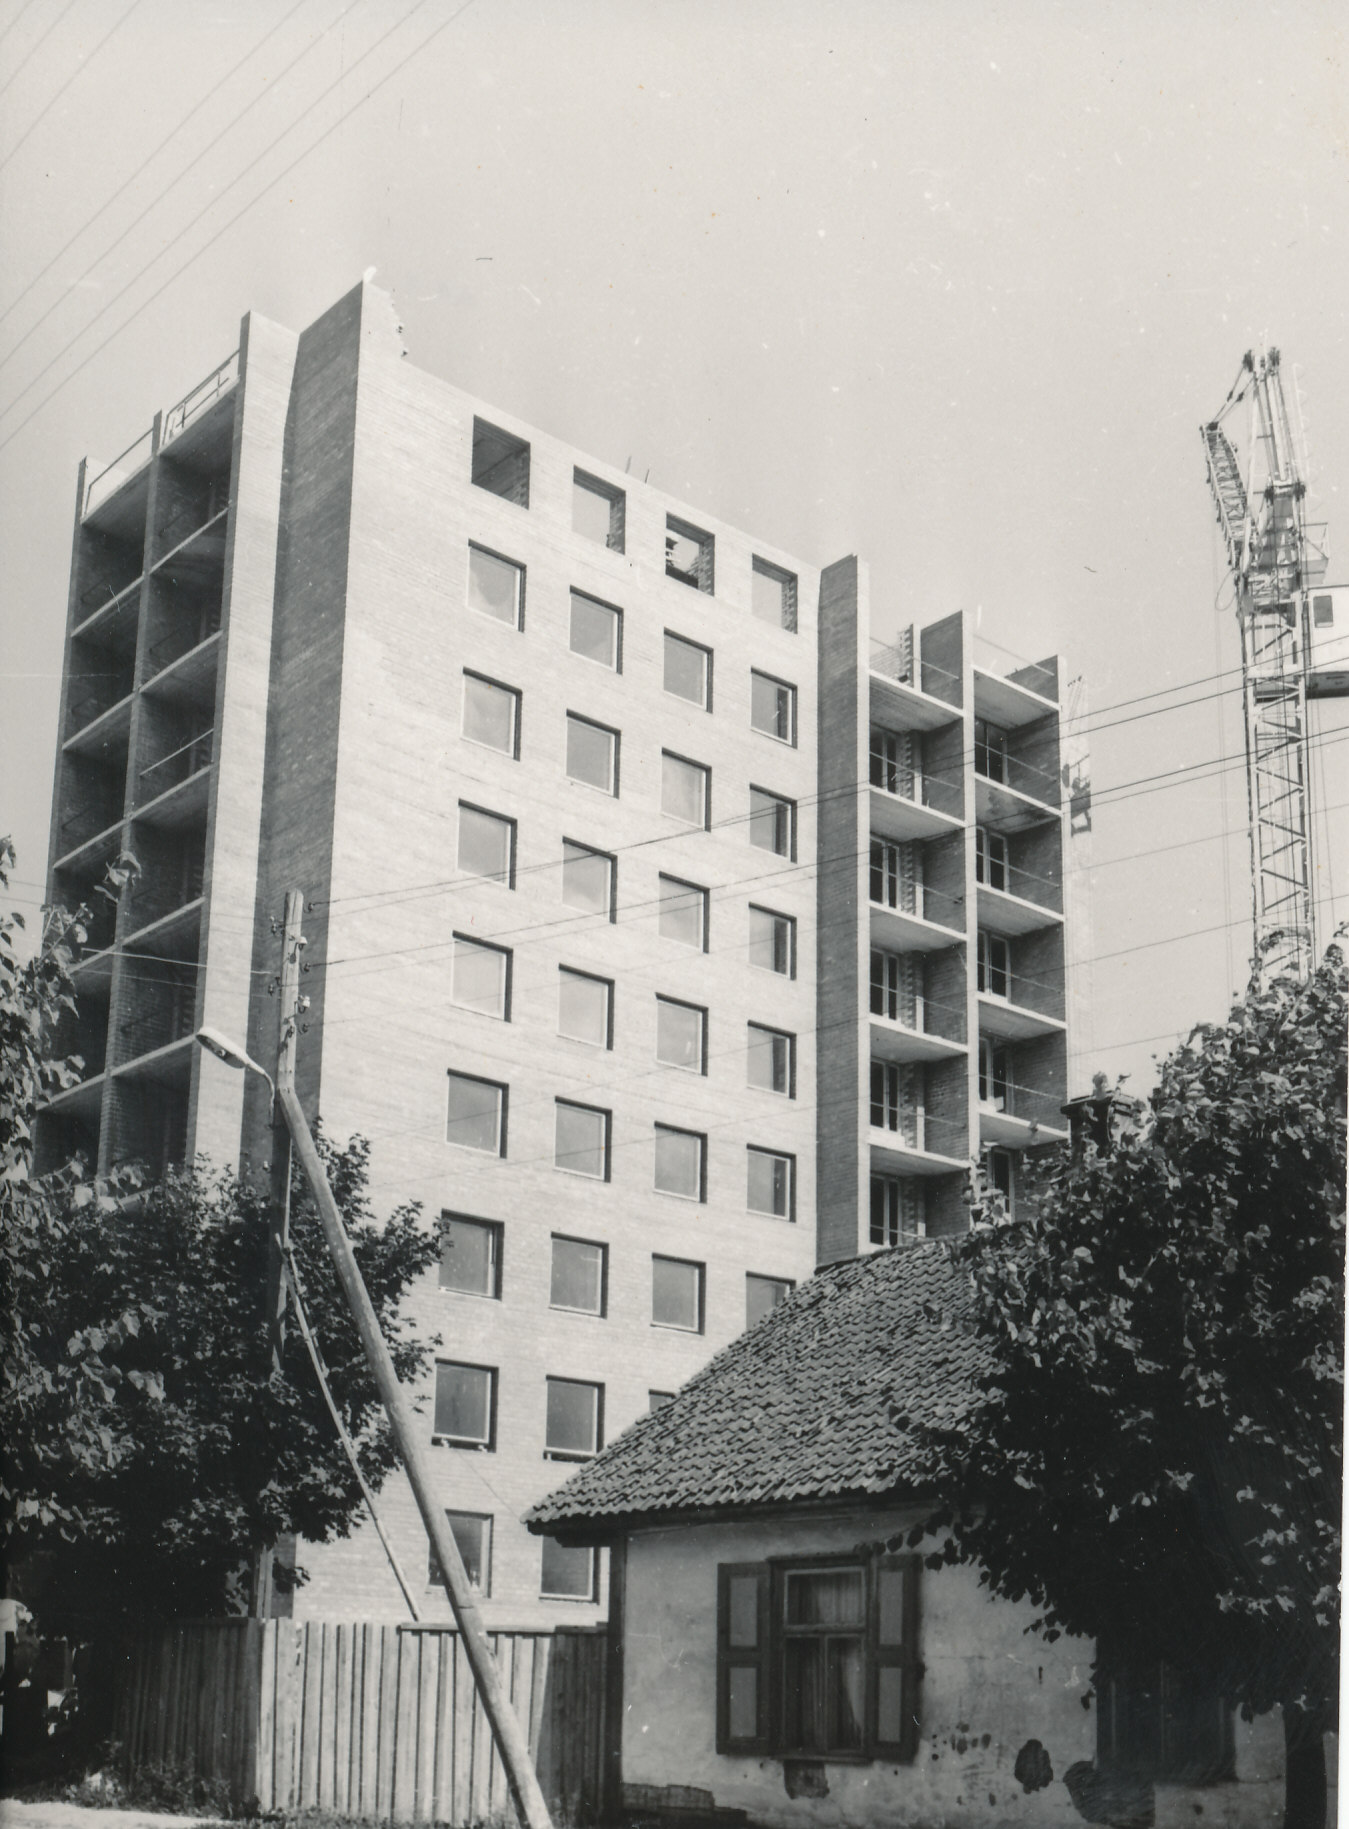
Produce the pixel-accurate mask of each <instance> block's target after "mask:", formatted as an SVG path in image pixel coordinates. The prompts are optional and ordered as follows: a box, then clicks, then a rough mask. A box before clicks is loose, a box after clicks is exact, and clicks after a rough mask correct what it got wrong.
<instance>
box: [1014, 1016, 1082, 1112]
mask: <svg viewBox="0 0 1349 1829" xmlns="http://www.w3.org/2000/svg"><path fill="white" fill-rule="evenodd" d="M1067 1062H1068V1043H1067V1038H1066V1037H1065V1036H1062V1035H1041V1036H1037V1037H1036V1039H1035V1040H1034V1041H1025V1042H1017V1043H1015V1044H1014V1045H1013V1047H1012V1050H1011V1060H1010V1078H1011V1080H1012V1082H1013V1085H1012V1098H1011V1105H1012V1110H1013V1111H1014V1112H1015V1114H1016V1115H1017V1117H1019V1118H1033V1119H1034V1120H1035V1122H1036V1123H1037V1124H1048V1125H1049V1126H1050V1127H1051V1128H1052V1129H1056V1130H1062V1129H1064V1128H1066V1125H1067V1119H1066V1118H1065V1117H1064V1116H1063V1113H1062V1112H1061V1111H1060V1110H1059V1107H1060V1106H1061V1105H1062V1104H1063V1101H1064V1100H1065V1099H1066V1098H1067V1096H1068V1065H1067Z"/></svg>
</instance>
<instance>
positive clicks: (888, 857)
mask: <svg viewBox="0 0 1349 1829" xmlns="http://www.w3.org/2000/svg"><path fill="white" fill-rule="evenodd" d="M921 886H922V871H921V863H920V857H919V851H918V847H917V846H916V845H912V844H895V843H894V842H893V841H892V840H891V839H888V838H876V837H873V838H872V840H871V860H870V893H871V899H872V901H873V902H879V903H880V905H881V906H882V907H883V908H899V909H903V910H904V912H905V913H906V914H915V913H917V912H918V904H919V901H920V899H921V898H920V891H921Z"/></svg>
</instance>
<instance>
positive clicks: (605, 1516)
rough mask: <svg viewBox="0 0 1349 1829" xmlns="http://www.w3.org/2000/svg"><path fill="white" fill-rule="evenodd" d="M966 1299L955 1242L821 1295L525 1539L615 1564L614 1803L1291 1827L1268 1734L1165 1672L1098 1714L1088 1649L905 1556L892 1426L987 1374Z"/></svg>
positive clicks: (566, 1494)
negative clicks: (545, 1539) (546, 1539)
mask: <svg viewBox="0 0 1349 1829" xmlns="http://www.w3.org/2000/svg"><path fill="white" fill-rule="evenodd" d="M967 1301H968V1295H967V1284H966V1282H965V1281H964V1278H963V1274H962V1273H961V1272H959V1271H958V1270H957V1269H956V1268H955V1267H954V1266H953V1264H952V1260H951V1256H950V1252H949V1250H948V1248H947V1247H946V1246H944V1245H942V1244H939V1243H927V1244H917V1245H912V1246H907V1247H899V1248H897V1249H893V1250H889V1251H881V1252H878V1253H876V1254H875V1255H874V1256H870V1257H865V1258H858V1259H855V1260H852V1261H850V1262H848V1263H844V1264H841V1265H837V1266H834V1267H831V1268H827V1269H824V1270H821V1271H820V1272H818V1273H817V1274H816V1275H815V1276H814V1277H813V1278H812V1279H811V1280H810V1281H809V1282H808V1283H806V1284H804V1285H803V1286H802V1287H801V1288H799V1289H797V1290H796V1291H795V1292H794V1293H793V1294H792V1295H791V1296H789V1297H788V1299H787V1300H786V1301H785V1302H783V1303H782V1304H781V1305H780V1306H779V1307H778V1308H776V1309H775V1310H774V1311H773V1312H772V1313H771V1314H770V1315H768V1316H767V1317H766V1318H765V1319H764V1320H763V1321H761V1322H760V1323H759V1324H758V1325H757V1326H756V1327H754V1328H752V1329H750V1331H749V1332H748V1333H746V1334H744V1335H742V1336H741V1337H740V1339H738V1340H736V1341H735V1342H734V1343H733V1344H732V1345H731V1346H729V1347H728V1348H726V1349H725V1351H723V1352H722V1353H720V1354H719V1355H718V1356H717V1357H716V1358H715V1359H714V1360H712V1361H711V1362H710V1363H709V1364H708V1365H707V1366H706V1367H705V1368H704V1369H703V1370H702V1371H700V1372H699V1373H697V1374H696V1375H695V1376H694V1377H693V1378H692V1379H691V1380H690V1381H689V1383H688V1384H687V1385H685V1387H684V1388H683V1390H682V1391H681V1392H680V1393H679V1394H678V1395H677V1396H676V1397H675V1398H674V1400H673V1401H672V1402H669V1403H667V1404H666V1405H665V1406H664V1407H662V1408H660V1409H658V1410H655V1411H653V1413H652V1414H651V1415H649V1416H647V1417H644V1418H643V1419H641V1420H640V1421H639V1422H638V1423H637V1424H636V1425H635V1426H634V1427H633V1428H631V1429H629V1430H628V1431H627V1433H626V1434H624V1435H623V1436H621V1437H620V1438H619V1439H618V1440H617V1441H615V1442H614V1443H613V1444H612V1446H611V1447H609V1448H608V1449H607V1450H606V1451H605V1452H604V1453H602V1454H600V1455H599V1456H597V1457H596V1458H595V1460H593V1461H592V1462H590V1463H588V1464H587V1465H586V1466H584V1467H583V1468H581V1469H580V1470H579V1471H578V1472H577V1473H576V1474H575V1475H574V1476H573V1477H572V1478H571V1479H570V1480H569V1481H568V1482H567V1484H566V1485H564V1486H563V1487H561V1488H560V1489H559V1490H558V1491H557V1492H555V1493H553V1494H552V1495H551V1496H550V1497H549V1498H547V1499H545V1500H543V1501H542V1502H541V1503H540V1504H538V1505H536V1506H535V1507H534V1509H533V1510H532V1512H531V1513H530V1514H529V1518H528V1522H529V1525H530V1528H531V1529H533V1530H535V1531H538V1532H544V1531H547V1532H549V1533H553V1534H555V1535H556V1536H558V1537H559V1538H561V1540H562V1541H563V1542H564V1543H573V1544H578V1545H579V1544H586V1545H607V1546H608V1548H609V1551H610V1556H611V1589H610V1592H611V1619H610V1632H611V1674H610V1684H611V1688H610V1695H611V1700H612V1702H613V1704H614V1708H613V1710H612V1713H613V1714H614V1716H615V1719H616V1722H617V1724H618V1727H617V1731H615V1732H614V1734H613V1737H612V1745H611V1759H612V1761H613V1768H614V1769H613V1771H612V1775H611V1776H612V1780H613V1793H612V1795H613V1801H614V1803H615V1804H616V1805H621V1806H622V1807H624V1808H626V1809H627V1810H629V1811H633V1810H636V1811H639V1812H642V1813H653V1814H655V1813H662V1812H668V1813H672V1814H673V1815H675V1816H676V1817H683V1818H684V1819H685V1820H689V1819H690V1818H692V1817H704V1818H706V1817H712V1818H714V1819H715V1818H717V1817H721V1816H722V1815H723V1813H736V1814H735V1815H734V1816H731V1815H727V1816H726V1819H725V1820H727V1821H734V1820H741V1821H744V1820H748V1821H750V1822H754V1823H763V1824H773V1825H782V1826H783V1829H786V1826H787V1825H806V1824H812V1825H813V1824H847V1825H849V1829H868V1826H869V1825H876V1829H880V1825H885V1826H886V1829H893V1826H894V1825H903V1824H912V1825H914V1826H915V1829H917V1826H918V1825H922V1826H923V1829H938V1825H951V1826H953V1829H954V1826H956V1825H967V1824H968V1825H975V1824H978V1825H983V1826H987V1825H992V1824H1002V1823H1007V1824H1013V1823H1030V1822H1034V1823H1035V1824H1037V1825H1047V1824H1063V1825H1065V1826H1070V1825H1071V1826H1072V1829H1077V1826H1078V1825H1080V1824H1081V1823H1082V1822H1084V1821H1085V1822H1091V1823H1114V1824H1119V1825H1130V1826H1131V1829H1132V1826H1138V1829H1141V1826H1142V1825H1146V1824H1148V1823H1157V1824H1162V1823H1166V1822H1174V1823H1179V1822H1181V1821H1184V1822H1185V1823H1186V1824H1187V1825H1194V1824H1195V1823H1201V1822H1202V1823H1204V1824H1213V1823H1215V1822H1216V1823H1231V1824H1239V1823H1240V1824H1245V1823H1249V1824H1252V1825H1254V1824H1256V1823H1270V1824H1273V1823H1275V1822H1277V1820H1278V1819H1279V1816H1280V1814H1281V1809H1282V1736H1281V1731H1280V1727H1279V1723H1278V1721H1277V1719H1275V1720H1273V1721H1270V1720H1261V1721H1256V1722H1254V1723H1242V1722H1240V1721H1237V1720H1235V1719H1234V1717H1233V1714H1232V1711H1230V1710H1228V1709H1226V1708H1225V1707H1224V1706H1223V1705H1222V1703H1221V1702H1220V1701H1219V1700H1218V1699H1217V1698H1215V1697H1195V1696H1193V1695H1184V1694H1178V1693H1176V1691H1175V1689H1174V1686H1168V1684H1167V1682H1166V1679H1165V1673H1158V1674H1157V1679H1156V1681H1155V1682H1148V1683H1142V1684H1139V1683H1137V1682H1135V1684H1134V1686H1133V1688H1132V1689H1131V1691H1130V1692H1129V1693H1127V1694H1126V1693H1124V1692H1123V1691H1122V1689H1121V1686H1120V1685H1119V1684H1118V1683H1116V1684H1106V1685H1102V1686H1101V1694H1098V1690H1097V1687H1096V1686H1095V1685H1094V1683H1093V1664H1094V1658H1095V1648H1094V1646H1093V1645H1092V1644H1090V1643H1088V1642H1086V1641H1083V1640H1073V1639H1069V1638H1060V1639H1058V1640H1057V1641H1056V1642H1054V1643H1048V1642H1046V1640H1045V1639H1044V1638H1042V1637H1040V1636H1038V1635H1037V1634H1035V1633H1034V1632H1032V1631H1031V1630H1029V1628H1030V1625H1031V1621H1032V1618H1033V1616H1034V1615H1033V1610H1032V1608H1031V1607H1030V1606H1029V1604H1026V1605H1012V1604H1010V1603H1009V1602H1007V1601H1004V1600H1000V1599H995V1598H993V1597H992V1596H991V1595H990V1594H989V1592H988V1590H987V1589H986V1588H985V1587H983V1586H981V1584H980V1581H979V1574H978V1571H977V1569H973V1568H968V1567H941V1568H937V1569H935V1570H934V1569H932V1568H929V1567H927V1566H926V1556H925V1553H924V1550H923V1549H919V1550H914V1549H912V1548H910V1547H909V1546H908V1543H907V1538H908V1535H909V1533H910V1532H911V1531H912V1529H913V1527H914V1526H915V1525H917V1524H919V1523H920V1522H921V1521H922V1520H923V1519H924V1518H925V1517H926V1516H929V1515H930V1514H931V1511H932V1505H933V1500H934V1495H933V1494H932V1493H931V1491H930V1490H925V1488H924V1482H923V1474H922V1467H921V1464H920V1460H919V1455H918V1449H917V1446H916V1443H915V1441H914V1439H913V1437H912V1435H911V1434H910V1433H908V1432H906V1424H905V1423H904V1422H902V1421H901V1420H900V1419H901V1418H905V1419H916V1420H922V1419H923V1418H925V1417H935V1416H936V1414H937V1412H938V1409H939V1407H940V1406H942V1405H943V1404H944V1403H945V1402H947V1401H949V1400H950V1399H952V1398H954V1397H958V1396H960V1395H961V1394H963V1393H964V1392H966V1391H968V1390H969V1388H970V1384H971V1382H972V1381H973V1379H974V1378H976V1377H977V1375H978V1373H979V1370H980V1368H981V1366H982V1365H983V1364H984V1362H985V1361H984V1354H985V1352H986V1350H987V1349H986V1347H985V1346H984V1345H983V1343H982V1342H981V1341H980V1339H979V1338H978V1337H977V1336H976V1335H975V1334H974V1332H973V1331H972V1329H971V1328H970V1326H969V1325H968V1322H967V1320H966V1318H965V1317H966V1314H967ZM933 1547H934V1545H933V1544H932V1542H931V1541H929V1542H928V1544H927V1545H926V1546H925V1548H926V1551H927V1552H929V1553H930V1551H931V1549H932V1548H933ZM1102 1695H1103V1696H1104V1702H1105V1705H1104V1707H1103V1706H1102V1699H1101V1698H1102ZM620 1697H621V1705H620Z"/></svg>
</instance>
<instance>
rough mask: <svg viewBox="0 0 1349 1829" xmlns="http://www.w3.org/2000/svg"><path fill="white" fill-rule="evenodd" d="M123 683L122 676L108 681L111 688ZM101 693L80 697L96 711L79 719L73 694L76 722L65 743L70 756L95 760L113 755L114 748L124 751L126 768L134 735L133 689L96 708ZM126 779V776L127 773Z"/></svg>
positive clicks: (84, 706) (72, 715) (73, 719)
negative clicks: (132, 723)
mask: <svg viewBox="0 0 1349 1829" xmlns="http://www.w3.org/2000/svg"><path fill="white" fill-rule="evenodd" d="M120 684H121V680H120V679H113V680H109V681H108V682H107V687H108V689H109V690H112V689H114V688H115V687H116V686H117V685H120ZM97 698H98V695H97V693H95V692H88V693H85V694H84V695H83V696H82V698H81V700H80V701H79V703H80V706H81V707H82V709H84V710H85V711H86V712H88V713H91V714H92V715H90V716H88V718H87V719H86V721H85V722H82V723H80V722H77V721H76V715H75V714H76V703H75V700H74V696H73V694H72V703H71V709H70V722H71V724H72V725H73V726H74V728H73V730H72V734H71V735H70V736H68V737H67V738H66V740H65V742H64V743H63V744H62V745H61V748H62V750H63V751H64V752H65V754H66V755H68V756H86V757H88V758H90V760H91V761H100V762H101V761H103V760H104V759H105V758H107V759H109V760H110V759H111V757H110V752H112V751H117V752H119V753H120V755H121V762H122V768H123V770H124V771H125V768H126V749H127V743H128V741H129V739H130V735H131V693H130V690H129V689H128V691H127V692H126V693H125V694H123V695H121V696H119V697H118V698H117V699H115V700H112V701H111V702H110V703H109V704H108V705H107V706H106V707H104V708H103V709H101V710H100V709H96V706H97ZM123 778H124V779H125V776H124V777H123Z"/></svg>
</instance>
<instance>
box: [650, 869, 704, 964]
mask: <svg viewBox="0 0 1349 1829" xmlns="http://www.w3.org/2000/svg"><path fill="white" fill-rule="evenodd" d="M659 925H660V934H661V938H662V939H663V940H677V941H678V942H679V944H680V945H681V946H696V947H697V948H698V949H699V951H700V952H706V951H707V891H706V890H705V889H699V888H698V887H697V886H696V884H694V883H685V882H681V881H680V879H679V878H678V877H677V876H662V877H661V879H660V916H659Z"/></svg>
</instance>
